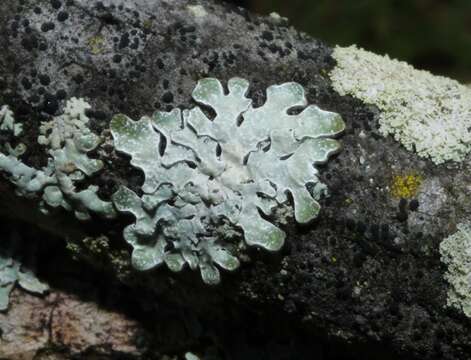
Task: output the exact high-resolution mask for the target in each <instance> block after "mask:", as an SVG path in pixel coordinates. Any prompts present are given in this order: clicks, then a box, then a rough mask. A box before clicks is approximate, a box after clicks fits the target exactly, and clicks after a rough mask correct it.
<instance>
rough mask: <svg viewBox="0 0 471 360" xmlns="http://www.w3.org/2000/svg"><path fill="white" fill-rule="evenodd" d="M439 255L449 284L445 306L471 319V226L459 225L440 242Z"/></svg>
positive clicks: (466, 224) (467, 224)
mask: <svg viewBox="0 0 471 360" xmlns="http://www.w3.org/2000/svg"><path fill="white" fill-rule="evenodd" d="M440 254H441V260H442V262H443V263H445V264H446V266H447V272H446V274H445V279H446V280H447V281H448V283H449V284H450V288H449V290H448V297H447V305H448V306H450V307H454V308H456V309H458V310H461V311H463V312H464V314H465V315H466V316H467V317H470V318H471V224H469V223H463V224H459V225H458V231H456V232H455V233H454V234H453V235H451V236H449V237H448V238H446V239H445V240H443V241H442V242H441V244H440Z"/></svg>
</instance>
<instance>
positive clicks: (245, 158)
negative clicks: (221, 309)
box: [111, 78, 344, 284]
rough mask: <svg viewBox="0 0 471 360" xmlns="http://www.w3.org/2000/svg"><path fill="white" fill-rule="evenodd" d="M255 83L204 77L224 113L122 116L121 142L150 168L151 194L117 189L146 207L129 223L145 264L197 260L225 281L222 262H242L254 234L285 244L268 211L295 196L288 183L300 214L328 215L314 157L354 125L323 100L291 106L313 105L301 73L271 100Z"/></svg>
mask: <svg viewBox="0 0 471 360" xmlns="http://www.w3.org/2000/svg"><path fill="white" fill-rule="evenodd" d="M248 86H249V84H248V82H247V81H246V80H243V79H239V78H234V79H231V80H229V83H228V88H229V89H228V90H229V93H228V94H227V95H225V94H224V89H223V87H222V85H221V83H220V82H219V81H218V80H216V79H210V78H208V79H203V80H201V81H199V82H198V85H197V87H196V88H195V90H194V92H193V98H194V99H195V100H196V101H197V102H198V103H200V104H202V105H205V106H208V107H211V108H212V109H213V110H214V111H215V113H216V117H215V118H214V119H209V118H208V117H207V116H206V115H205V113H204V112H203V111H202V110H201V108H200V107H195V108H193V109H191V110H185V111H183V113H182V112H181V111H180V110H179V109H175V110H173V111H171V112H168V113H165V112H158V113H156V114H155V115H154V116H153V117H151V118H149V117H143V118H142V119H141V120H139V121H133V120H131V119H129V118H128V117H126V116H124V115H117V116H115V117H114V118H113V120H112V123H111V131H112V134H113V138H114V143H115V147H116V149H117V150H118V151H121V152H123V153H126V154H128V155H130V156H131V164H132V165H133V166H135V167H137V168H139V169H141V170H142V171H143V172H144V175H145V182H144V185H143V187H142V190H143V193H144V194H143V196H142V197H139V196H138V195H136V194H135V193H134V192H133V191H131V190H129V189H127V188H125V187H122V188H120V190H119V191H118V192H117V193H115V194H114V196H113V202H114V204H115V206H116V207H117V209H118V210H120V211H124V212H130V213H132V214H133V215H134V216H135V217H136V222H135V223H134V224H132V225H130V226H128V227H127V228H126V229H125V231H124V237H125V239H126V240H127V242H128V243H130V244H131V245H132V246H133V248H134V250H133V255H132V261H133V264H134V266H135V267H136V268H138V269H140V270H147V269H150V268H153V267H155V266H158V265H160V264H162V263H165V264H167V266H168V267H169V268H170V269H171V270H173V271H180V270H181V269H182V268H183V266H184V265H185V264H188V265H189V267H190V268H192V269H196V268H199V269H200V272H201V275H202V278H203V280H204V281H205V282H206V283H209V284H215V283H218V282H219V281H220V274H219V271H218V269H217V268H216V266H215V265H214V264H217V265H218V266H220V267H222V268H223V269H226V270H234V269H236V268H237V267H238V266H239V260H238V258H237V254H238V252H239V251H240V250H241V249H243V248H244V246H245V245H246V244H247V245H251V246H258V247H261V248H265V249H267V250H271V251H276V250H279V249H280V248H281V246H282V245H283V243H284V239H285V233H284V232H283V231H282V230H281V229H279V228H278V227H277V226H275V225H274V224H272V222H271V221H268V220H267V219H266V217H273V215H274V213H275V210H276V209H277V208H279V207H280V206H282V205H286V204H287V203H288V197H287V193H289V194H290V195H291V197H292V199H293V203H294V217H295V219H296V221H298V222H299V223H307V222H309V221H311V220H312V219H314V218H315V217H316V216H317V215H318V212H319V208H320V206H319V204H318V203H317V201H316V199H318V198H319V196H320V193H321V192H322V191H324V188H323V187H322V186H314V188H315V189H317V190H316V191H314V192H313V193H311V192H309V190H308V188H307V186H306V185H307V184H313V185H319V184H320V182H319V179H318V178H317V176H316V174H317V170H316V168H315V167H314V165H315V164H319V163H324V162H326V161H327V159H328V157H329V156H330V155H331V154H332V153H334V152H336V151H338V150H339V143H338V142H337V141H336V140H334V139H331V138H330V137H332V136H335V135H337V134H339V133H340V132H342V131H343V130H344V123H343V121H342V119H341V117H340V115H338V114H335V113H331V112H326V111H322V110H320V109H319V108H318V107H316V106H313V105H311V106H308V107H307V108H305V109H304V110H303V111H302V112H301V113H299V114H297V115H291V114H289V113H288V110H290V109H293V108H300V107H304V106H306V99H305V95H304V90H303V88H302V87H301V86H300V85H299V84H296V83H286V84H283V85H278V86H271V87H269V88H268V90H267V100H266V103H265V104H264V105H263V106H261V107H259V108H253V107H252V105H251V100H250V99H248V98H246V97H245V94H246V92H247V90H248ZM261 213H263V214H264V215H263V216H262V215H261ZM221 227H224V228H225V235H226V236H221V232H220V231H218V229H220V228H221ZM228 228H229V229H230V231H227V230H228Z"/></svg>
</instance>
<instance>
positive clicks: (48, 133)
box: [0, 98, 116, 220]
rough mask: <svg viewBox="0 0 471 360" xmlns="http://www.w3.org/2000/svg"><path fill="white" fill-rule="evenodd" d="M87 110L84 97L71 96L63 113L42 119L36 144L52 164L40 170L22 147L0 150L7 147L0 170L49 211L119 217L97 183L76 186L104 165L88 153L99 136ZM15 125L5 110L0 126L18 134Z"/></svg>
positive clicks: (1, 155) (21, 192) (0, 154)
mask: <svg viewBox="0 0 471 360" xmlns="http://www.w3.org/2000/svg"><path fill="white" fill-rule="evenodd" d="M89 108H90V105H89V104H87V103H86V102H85V101H84V100H82V99H76V98H72V99H70V100H69V101H68V102H67V104H66V107H65V111H64V114H63V115H61V116H57V117H54V118H53V119H52V120H50V121H47V122H43V123H42V125H41V127H40V134H41V135H40V136H39V138H38V142H39V143H40V144H41V145H44V146H45V147H46V151H47V153H48V154H49V162H48V165H47V166H45V167H44V168H42V169H35V168H32V167H30V166H27V165H26V164H24V163H23V162H22V161H21V159H20V156H21V152H20V151H18V147H17V149H16V151H13V150H9V149H8V147H7V149H6V150H7V151H5V150H4V149H0V150H3V151H2V152H0V171H2V172H4V173H6V175H7V177H8V178H9V180H10V181H11V182H12V183H13V184H14V185H15V186H16V192H17V194H18V195H20V196H26V197H30V198H34V197H40V198H41V199H42V201H41V204H40V207H41V210H42V211H43V212H45V213H47V212H48V211H49V210H48V207H49V208H51V207H52V208H57V207H63V208H64V209H66V210H69V211H74V213H75V215H76V216H77V218H79V219H81V220H87V219H89V218H90V211H91V212H95V213H97V214H99V215H102V216H104V217H108V218H110V217H114V216H115V215H116V211H115V209H114V207H113V205H112V204H111V203H110V202H105V201H102V200H101V199H100V198H99V197H98V195H97V191H98V188H97V187H96V186H89V187H88V188H87V189H85V190H82V191H77V190H76V187H75V182H76V181H79V180H83V179H84V178H85V177H86V176H90V175H93V174H94V173H96V172H98V171H99V170H101V168H102V167H103V164H102V162H101V161H100V160H96V159H91V158H90V157H89V156H88V155H87V154H88V152H90V151H92V150H94V149H95V148H96V147H97V146H98V145H99V143H100V139H99V137H98V136H97V135H95V134H93V133H92V132H91V131H90V129H89V128H88V121H89V119H88V117H87V116H86V114H85V111H86V110H87V109H89ZM2 109H4V108H2ZM0 115H2V114H1V113H0ZM12 124H14V118H13V113H11V112H8V110H5V111H4V113H3V116H0V128H4V129H6V130H9V131H10V132H11V133H12V134H13V135H14V136H18V135H19V134H20V131H19V130H20V128H17V125H12ZM20 145H21V144H20ZM20 145H19V146H20ZM10 148H11V147H10Z"/></svg>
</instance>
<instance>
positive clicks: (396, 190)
mask: <svg viewBox="0 0 471 360" xmlns="http://www.w3.org/2000/svg"><path fill="white" fill-rule="evenodd" d="M422 181H423V179H422V176H420V175H418V174H416V173H408V174H403V175H394V177H393V180H392V183H391V195H392V196H393V197H395V198H397V199H401V198H404V199H412V198H414V197H415V196H416V195H417V192H418V191H419V188H420V185H421V184H422Z"/></svg>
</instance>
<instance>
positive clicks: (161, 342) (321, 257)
mask: <svg viewBox="0 0 471 360" xmlns="http://www.w3.org/2000/svg"><path fill="white" fill-rule="evenodd" d="M188 5H202V6H203V7H204V9H205V11H206V15H203V16H198V14H195V12H194V11H193V10H190V8H188ZM0 29H1V30H0V45H1V49H2V52H1V55H0V104H8V105H10V107H11V108H12V110H14V111H15V113H16V114H17V118H18V120H19V121H21V122H23V123H24V124H25V130H26V136H25V137H24V138H23V139H22V140H23V141H24V142H26V143H27V145H28V149H29V150H28V152H27V153H26V156H25V158H24V159H25V161H26V163H28V164H30V165H34V166H40V165H44V163H45V161H46V154H45V153H44V151H43V149H41V148H40V147H39V145H38V144H37V142H36V138H37V135H38V125H39V121H40V120H41V119H45V118H47V117H48V116H51V115H53V114H58V113H59V112H60V109H61V107H62V105H63V101H64V99H65V98H70V97H72V96H75V97H84V98H86V99H88V100H89V101H90V103H91V104H92V105H93V107H94V112H91V113H90V116H91V117H92V127H93V130H94V131H95V132H96V133H101V132H102V131H104V130H105V131H106V129H107V128H108V124H109V120H110V118H111V116H112V115H113V114H116V113H120V112H121V113H124V114H127V115H128V116H131V117H133V118H139V117H140V116H143V115H146V114H151V113H153V112H154V111H155V110H156V109H163V110H166V109H172V108H174V107H177V106H183V107H189V106H192V101H191V91H192V89H193V88H194V86H195V84H196V81H197V80H198V79H200V78H203V77H206V76H211V77H216V78H218V79H220V80H221V81H227V80H228V79H229V78H231V77H234V76H239V77H243V78H246V79H248V80H249V81H250V83H251V89H250V94H249V96H250V97H251V98H253V99H254V100H255V103H256V104H259V105H260V104H262V103H263V101H264V91H265V89H266V88H267V87H268V86H270V85H272V84H279V83H283V82H287V81H296V82H298V83H300V84H302V85H303V86H304V87H305V89H306V94H307V98H308V101H309V103H312V104H317V105H318V106H320V107H321V108H323V109H326V110H330V111H335V112H338V113H340V114H341V115H342V117H343V119H344V121H345V122H346V125H347V130H346V131H345V133H344V134H343V136H342V137H341V139H340V140H341V142H342V144H343V151H342V152H340V153H339V155H338V156H336V158H335V160H333V161H330V162H329V163H328V164H327V165H325V166H324V167H323V169H322V171H321V179H322V181H323V182H324V183H325V184H327V186H328V188H329V192H330V194H331V196H330V197H329V198H327V199H325V200H323V201H322V203H321V206H322V211H321V215H320V216H319V218H318V219H317V220H316V222H315V223H313V224H311V225H309V226H307V227H300V226H298V225H296V224H294V223H290V224H288V225H287V226H286V227H285V229H284V230H285V231H286V232H287V234H288V240H287V243H286V245H285V247H284V248H283V250H282V251H281V252H280V253H279V254H275V255H273V254H265V253H261V252H260V253H259V252H257V251H254V252H253V254H251V257H252V262H250V263H247V264H243V266H242V267H241V269H240V270H238V271H237V272H236V273H234V274H227V273H224V274H223V282H222V284H221V285H220V286H218V287H215V288H209V287H206V286H204V285H203V284H201V281H200V280H199V279H198V276H197V275H195V274H191V273H189V272H184V273H183V274H181V275H177V276H175V275H172V274H170V273H169V272H168V270H166V269H159V270H156V271H152V272H151V273H146V274H139V273H136V272H133V271H132V270H130V268H129V249H128V248H127V246H125V243H124V241H123V240H122V238H121V231H120V230H121V229H122V228H123V226H125V225H126V224H127V223H128V220H127V219H126V218H120V219H119V220H118V221H114V222H111V221H110V222H104V221H102V220H99V219H95V220H93V221H92V222H91V223H89V224H81V223H79V222H78V221H76V220H75V219H73V217H72V215H71V214H69V213H65V212H64V213H61V214H57V215H55V216H54V218H53V220H47V219H45V218H44V217H41V216H39V215H34V214H37V210H36V203H35V202H34V201H26V200H23V199H15V198H13V199H12V187H11V185H10V184H9V183H8V181H6V180H5V179H3V178H2V179H1V180H0V199H1V201H2V206H1V207H2V209H0V210H1V211H2V212H3V213H4V214H5V218H4V219H5V222H6V219H9V218H21V219H22V220H23V221H27V222H30V223H31V222H32V223H37V225H38V226H40V227H43V228H45V229H46V230H49V231H52V232H54V233H55V234H56V235H61V236H68V240H67V241H68V243H69V245H70V243H74V244H75V245H78V247H79V249H80V250H78V256H79V258H80V259H81V260H84V259H85V261H82V262H80V263H79V264H80V265H77V264H76V265H74V266H76V267H77V266H80V267H82V268H83V269H85V270H83V273H80V271H75V272H74V273H73V274H72V275H70V276H71V277H73V278H74V280H73V281H71V282H70V284H68V285H66V284H67V282H64V280H62V281H59V283H58V284H57V286H55V287H54V286H53V290H52V292H51V294H50V295H49V296H48V297H47V298H45V299H37V298H34V297H31V296H30V295H22V294H21V293H20V292H15V294H14V297H13V301H12V304H11V309H10V311H9V312H8V313H7V314H6V315H0V327H1V328H2V331H3V332H4V334H5V335H4V336H2V338H1V339H0V356H4V357H7V358H13V357H11V356H12V355H11V354H13V353H14V350H12V349H14V348H15V347H14V346H15V345H14V343H13V344H12V343H11V342H10V339H12V340H11V341H13V342H22V341H23V340H21V339H22V337H23V336H24V337H27V338H28V339H31V342H29V340H28V342H27V343H28V344H32V345H31V348H32V349H43V350H44V347H43V345H42V344H46V343H47V344H48V345H54V346H61V348H60V349H59V350H57V348H56V350H57V351H56V353H55V355H51V357H49V358H57V357H59V358H60V356H64V357H66V356H71V354H72V355H73V354H74V353H80V354H81V356H83V358H84V357H85V356H86V355H85V353H84V351H86V350H87V349H88V347H94V346H95V345H96V348H100V347H102V348H105V349H108V350H106V351H105V353H104V355H103V354H102V355H99V354H98V355H96V354H90V358H96V357H94V356H98V357H97V358H100V356H103V357H106V356H108V357H112V356H116V353H118V352H122V353H123V354H124V355H123V356H129V357H132V356H134V357H139V356H141V355H142V354H143V353H145V352H147V353H148V354H152V356H155V357H157V356H160V355H162V354H165V353H169V354H180V355H181V354H183V353H184V352H185V351H190V350H191V351H193V352H194V353H197V354H200V355H204V358H205V359H206V358H208V359H210V358H211V359H212V358H214V359H251V358H254V359H262V358H266V359H288V358H296V359H308V358H309V359H312V358H316V359H317V358H319V359H328V358H332V357H333V356H334V355H335V356H337V355H339V354H347V355H345V356H346V357H345V358H349V359H357V358H358V359H360V358H361V359H369V358H378V357H380V358H390V359H399V358H401V359H405V358H411V359H415V358H417V359H433V358H441V359H466V358H469V356H470V354H471V331H470V328H471V324H470V322H469V320H468V319H466V318H464V317H463V316H462V315H461V314H458V312H455V311H453V310H450V309H448V308H446V307H445V304H446V295H447V283H446V281H445V280H444V279H443V272H444V269H443V266H442V264H441V262H440V256H439V253H438V247H439V243H440V241H441V240H442V239H443V238H444V237H446V236H447V235H449V234H450V233H452V232H453V230H454V229H455V223H454V222H455V220H454V219H455V217H456V216H457V215H460V216H462V214H467V213H468V215H469V211H470V210H468V209H467V207H468V208H469V205H467V204H466V203H465V200H466V197H464V196H462V195H463V194H466V193H467V191H468V192H469V189H467V187H466V186H467V184H469V181H470V179H469V173H470V171H469V170H470V165H469V164H470V162H469V161H468V162H467V163H466V162H464V163H463V164H462V165H460V166H454V165H442V166H436V165H434V164H433V163H432V162H429V161H426V160H422V159H420V158H418V157H417V156H416V155H415V154H414V153H411V152H408V151H406V150H405V149H404V148H402V147H401V146H400V145H399V144H398V143H396V142H394V141H393V139H390V138H384V137H382V136H380V135H379V133H378V132H377V127H378V124H377V109H375V108H374V107H371V106H366V105H364V104H362V103H361V102H359V101H356V100H354V99H352V98H349V97H340V96H339V95H337V94H336V93H335V92H334V91H333V90H332V88H331V86H330V83H329V78H328V72H329V70H330V69H331V68H332V67H333V66H334V61H333V60H332V58H331V57H330V54H331V48H329V47H328V46H326V45H325V44H323V43H321V42H319V41H317V40H315V39H312V38H310V37H308V36H306V35H304V34H301V33H298V32H297V31H296V30H294V29H292V28H289V27H288V26H287V24H285V23H284V22H283V20H281V23H280V20H276V19H274V18H260V17H256V16H254V15H251V14H249V13H247V12H246V11H245V10H242V9H237V8H231V7H228V6H226V5H221V4H217V3H214V2H211V1H204V0H195V1H192V2H189V1H184V0H155V1H154V0H133V1H128V2H125V3H124V4H123V5H120V4H119V3H116V2H114V1H103V2H90V1H86V0H68V1H65V0H64V1H60V0H55V1H34V0H23V1H21V0H14V1H4V2H1V3H0ZM360 133H362V135H361V136H360ZM110 159H111V160H112V161H110ZM104 160H105V162H106V169H105V171H103V172H100V173H99V175H98V176H96V177H94V178H92V179H89V180H87V181H88V182H90V183H92V184H96V185H98V186H99V187H100V195H101V196H102V197H103V198H104V199H107V198H109V196H110V195H111V194H112V193H113V192H114V191H115V190H116V188H117V186H118V185H119V184H125V185H127V186H128V187H130V188H132V189H134V190H136V191H137V190H138V188H139V186H140V184H142V181H143V178H142V174H141V173H140V172H138V171H136V170H134V169H133V168H132V167H131V166H130V165H129V162H128V160H127V159H126V158H125V157H121V156H118V155H116V154H114V153H112V154H109V156H108V158H104ZM404 173H418V174H420V175H421V177H422V178H423V183H422V187H421V192H420V194H419V195H418V196H419V211H412V210H410V208H409V205H408V203H407V202H404V200H402V201H400V200H399V199H397V198H395V197H394V196H393V194H392V192H391V191H390V188H391V184H392V183H393V181H394V180H393V179H394V176H395V175H398V174H399V175H400V174H404ZM13 200H14V201H13ZM412 208H413V209H414V210H415V208H414V207H412ZM20 209H21V210H20ZM6 216H9V217H8V218H7V217H6ZM52 221H53V222H52ZM100 235H106V236H107V237H108V238H109V239H110V242H109V244H108V246H109V251H108V250H107V251H108V253H110V254H112V256H109V255H107V254H105V255H103V254H98V255H97V254H95V253H93V252H92V251H90V249H89V248H87V246H86V245H84V244H85V243H84V242H83V241H82V240H83V238H85V237H86V236H88V237H91V238H96V237H98V236H100ZM42 237H44V236H42ZM29 240H30V241H39V242H40V245H39V246H40V247H41V246H43V245H42V244H43V243H46V242H47V241H46V240H45V239H44V238H40V239H38V238H36V239H33V238H31V239H29ZM53 244H54V246H56V247H58V248H61V247H62V246H63V245H60V243H58V242H53ZM44 246H45V245H44ZM49 246H50V245H49ZM69 248H70V246H69ZM57 251H58V253H60V254H61V256H51V255H50V253H48V252H44V251H40V253H41V256H40V257H39V259H40V262H39V264H38V268H39V270H40V274H41V269H45V268H46V269H49V270H47V271H46V270H43V271H42V274H43V276H44V277H45V278H46V279H47V278H49V279H50V280H52V281H58V280H57V279H61V276H62V273H54V271H52V270H51V267H52V268H59V267H60V266H62V265H63V264H64V263H69V262H70V261H71V260H70V259H71V254H70V253H69V254H68V256H69V257H66V256H65V255H64V254H66V253H65V250H64V249H62V250H57ZM86 260H88V262H87V261H86ZM56 261H57V265H56V264H55V262H56ZM43 263H44V264H43ZM56 266H57V267H56ZM92 266H94V269H95V270H91V269H90V268H91V267H92ZM97 269H98V270H97ZM92 271H95V273H93V272H92ZM103 272H106V275H105V274H104V273H103ZM87 274H88V275H87ZM90 274H92V275H90ZM87 276H88V278H87ZM116 277H117V278H119V279H121V280H123V281H124V282H125V283H126V284H127V285H126V286H127V287H126V288H123V287H122V286H121V285H118V284H115V283H110V282H109V281H107V280H104V279H110V278H116ZM83 278H85V279H86V280H81V279H83ZM97 279H99V281H97ZM102 279H103V281H102ZM81 281H84V282H85V283H86V284H87V286H86V287H85V289H84V288H82V287H81V286H80V285H77V284H80V282H81ZM100 288H101V289H100ZM112 288H116V290H115V291H116V294H121V295H123V294H125V296H124V297H123V298H115V299H114V300H115V304H117V305H119V306H117V307H112V310H109V309H108V310H100V308H99V307H97V305H96V304H94V303H95V302H97V297H96V296H91V297H89V296H88V295H87V294H89V292H90V291H96V292H99V291H100V290H101V291H103V292H107V293H108V292H109V291H111V289H112ZM66 289H67V290H66ZM87 289H88V290H87ZM90 289H92V290H90ZM70 292H72V293H73V294H74V295H70V294H69V293H70ZM23 308H24V309H25V312H26V313H28V312H34V317H32V318H31V319H30V320H28V321H27V320H25V316H27V315H24V314H22V315H21V316H19V315H16V314H19V312H21V311H22V310H21V309H23ZM95 314H96V315H95ZM123 314H132V315H133V317H134V318H135V319H133V320H130V319H129V318H128V315H123ZM17 316H18V317H17ZM57 317H60V318H61V320H57ZM94 318H96V319H100V320H97V321H96V322H94V323H93V324H88V323H87V322H89V321H90V319H94ZM12 326H13V327H14V326H16V327H18V329H15V330H11V328H12ZM5 328H8V329H10V330H7V332H5ZM141 328H143V329H144V328H145V330H142V332H143V333H145V334H147V335H145V336H143V338H146V339H147V341H144V342H143V343H142V344H141V347H139V346H138V345H137V344H136V339H135V337H134V335H135V334H136V333H138V332H140V331H141ZM105 333H107V334H109V335H110V338H108V337H106V336H103V334H105ZM116 333H120V334H116ZM149 339H150V340H149ZM313 339H314V340H313ZM25 343H26V342H25ZM149 344H152V345H149ZM54 346H53V347H54ZM27 347H28V349H29V345H28V346H24V347H21V348H22V350H21V351H26V352H27V351H29V350H28V349H27ZM5 349H6V350H5ZM156 349H157V350H156ZM333 349H335V351H334V350H333ZM2 351H3V353H2ZM34 351H36V350H34ZM34 351H33V352H34ZM53 351H55V350H53ZM61 351H64V352H63V353H61ZM61 354H63V355H61ZM38 356H39V355H38ZM41 356H43V355H41ZM44 356H46V355H44ZM54 356H57V357H54ZM149 356H150V355H149ZM211 356H213V357H211ZM39 358H43V357H39ZM44 358H48V357H47V356H46V357H44Z"/></svg>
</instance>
